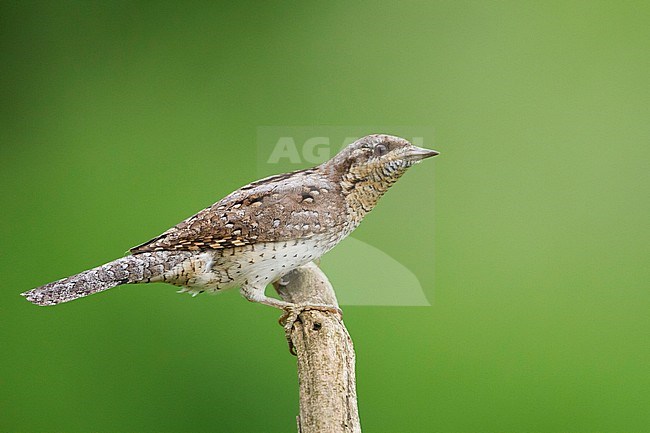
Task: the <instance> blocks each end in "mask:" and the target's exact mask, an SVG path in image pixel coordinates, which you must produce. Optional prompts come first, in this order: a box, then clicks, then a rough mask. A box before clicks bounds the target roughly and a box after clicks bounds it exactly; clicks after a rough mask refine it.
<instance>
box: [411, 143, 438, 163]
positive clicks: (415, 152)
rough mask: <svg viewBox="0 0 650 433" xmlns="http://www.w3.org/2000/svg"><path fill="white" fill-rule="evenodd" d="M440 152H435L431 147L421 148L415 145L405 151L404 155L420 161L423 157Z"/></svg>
mask: <svg viewBox="0 0 650 433" xmlns="http://www.w3.org/2000/svg"><path fill="white" fill-rule="evenodd" d="M439 153H440V152H437V151H435V150H432V149H423V148H421V147H417V146H411V147H410V148H409V149H408V150H407V151H406V157H407V158H408V159H411V160H413V161H420V160H422V159H424V158H430V157H432V156H436V155H438V154H439Z"/></svg>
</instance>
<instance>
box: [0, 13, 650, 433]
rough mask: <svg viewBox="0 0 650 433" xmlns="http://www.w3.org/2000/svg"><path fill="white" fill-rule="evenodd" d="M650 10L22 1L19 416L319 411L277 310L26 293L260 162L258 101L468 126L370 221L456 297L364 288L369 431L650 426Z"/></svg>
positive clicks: (15, 285) (14, 416) (11, 62)
mask: <svg viewBox="0 0 650 433" xmlns="http://www.w3.org/2000/svg"><path fill="white" fill-rule="evenodd" d="M649 21H650V5H649V4H648V3H647V2H632V1H629V2H617V1H611V2H595V1H577V2H576V1H570V2H566V1H562V2H559V1H558V2H551V1H538V2H523V1H516V2H461V1H448V2H399V3H389V2H386V3H374V2H354V3H348V2H332V3H328V4H321V3H314V4H311V5H310V4H307V3H304V2H282V3H278V4H271V3H270V2H245V1H243V2H236V3H235V2H233V3H228V4H218V3H213V2H205V3H204V2H192V3H188V2H168V3H166V2H134V1H130V2H127V1H123V2H66V1H59V2H45V1H44V2H8V1H2V3H0V44H1V58H0V69H1V73H2V75H1V76H2V79H1V82H0V92H1V97H2V105H1V111H0V116H1V118H0V119H1V120H0V121H1V124H0V143H1V144H0V145H1V147H0V157H1V161H2V170H1V172H0V173H1V177H0V181H1V185H2V213H1V218H2V221H1V222H2V223H1V224H0V234H1V239H2V253H1V254H2V260H1V261H0V275H2V283H0V350H1V352H0V431H2V432H215V431H224V432H231V431H236V432H287V431H294V429H295V421H294V416H295V415H296V413H297V380H296V377H295V360H294V359H293V358H292V357H291V356H289V354H288V352H287V348H286V345H285V343H284V340H283V335H282V330H281V328H280V327H279V326H277V324H276V323H275V322H276V320H277V318H278V312H277V311H273V310H272V309H270V308H268V307H264V306H259V305H252V304H249V303H248V302H246V301H245V300H243V298H241V297H240V296H239V295H238V294H237V293H236V292H235V291H233V292H229V293H226V294H224V295H221V296H216V297H212V296H200V297H197V298H195V299H193V298H191V297H189V296H187V295H185V296H181V295H176V294H175V293H174V291H175V289H174V288H172V287H170V286H164V285H151V286H140V287H121V288H116V289H114V290H112V291H110V292H106V293H103V294H99V295H95V296H91V297H89V298H86V299H83V300H79V301H76V302H72V303H69V304H65V305H61V306H58V307H56V308H38V307H36V306H33V305H31V304H29V303H27V302H26V301H24V300H23V299H22V298H20V297H19V296H18V293H20V292H22V291H24V290H26V289H29V288H31V287H34V286H37V285H40V284H43V283H46V282H48V281H51V280H54V279H57V278H60V277H63V276H66V275H69V274H73V273H76V272H79V271H81V270H83V269H86V268H89V267H92V266H95V265H98V264H100V263H103V262H106V261H109V260H112V259H114V258H116V257H119V256H121V255H122V254H123V252H124V251H126V249H127V248H129V247H131V246H133V245H135V244H138V243H140V242H142V241H144V240H146V239H148V238H150V237H152V236H154V235H157V234H158V233H160V232H161V231H163V230H165V229H166V228H167V227H169V226H171V225H173V224H175V223H176V222H178V221H180V220H181V219H183V218H185V217H187V216H189V215H190V214H192V213H193V212H194V211H196V210H199V209H201V208H203V207H204V206H207V205H209V204H211V203H212V202H214V201H216V200H217V199H219V198H221V197H223V196H224V195H226V194H227V193H229V192H230V191H232V190H234V189H236V188H237V187H239V186H241V185H243V184H245V183H247V182H249V181H251V180H254V179H255V178H258V177H259V175H260V173H258V170H257V169H256V152H257V148H256V146H257V144H256V128H257V127H258V126H260V125H274V126H283V125H291V126H294V125H306V126H309V125H369V124H370V125H430V126H431V127H434V128H435V131H436V137H435V143H432V146H431V147H434V148H436V149H437V150H439V151H441V152H442V153H441V155H440V156H439V157H438V158H436V159H435V160H434V161H427V162H426V164H421V165H419V166H417V167H415V168H413V169H412V170H411V172H409V173H408V174H407V175H406V176H405V177H404V178H403V179H402V180H401V181H400V182H399V183H398V184H397V185H396V186H395V187H394V188H393V190H392V191H390V192H389V193H388V194H387V196H386V197H385V198H384V199H382V202H381V203H380V205H379V206H378V208H377V209H376V210H375V212H373V214H372V215H370V216H369V217H368V219H367V220H366V221H365V222H364V223H363V224H362V226H361V227H360V228H359V229H358V231H357V232H356V234H355V236H356V238H357V239H360V240H362V241H364V242H366V243H369V244H371V245H373V246H374V247H377V248H379V249H381V250H382V251H385V252H387V253H389V254H390V255H391V256H392V257H393V258H395V259H396V260H399V262H400V263H402V264H404V265H405V266H408V268H409V269H410V270H412V272H413V273H414V274H415V275H417V277H418V278H419V280H420V282H421V284H422V286H423V288H424V290H425V291H426V293H427V296H428V297H429V299H431V300H432V301H433V302H432V303H433V305H432V306H431V307H410V308H407V307H347V308H345V320H346V324H347V325H348V328H349V330H350V332H351V334H352V336H353V338H354V341H355V344H356V349H357V357H358V362H357V370H358V391H359V406H360V411H361V419H362V424H363V427H364V431H365V432H430V431H436V432H558V433H559V432H642V431H650V410H649V407H650V368H649V365H650V315H649V313H650V308H649V307H650V292H649V289H650V283H649V281H650V266H649V260H648V259H649V256H650V254H649V252H650V251H649V245H650V224H649V217H650V200H649V199H650V188H649V185H650V179H649V177H650V175H649V172H650V164H649V162H648V161H649V160H650V147H649V145H650V103H649V102H650V86H649V83H650V78H649V77H650V49H649V48H648V47H649V46H650V26H648V22H649ZM368 132H375V131H368ZM385 132H391V131H385ZM434 167H435V170H434ZM434 185H435V192H434ZM434 204H435V208H434ZM325 260H327V259H325ZM353 260H355V261H353ZM350 266H353V267H356V268H364V269H370V270H372V266H373V263H372V262H371V261H366V260H364V258H363V257H356V258H351V259H350ZM394 283H395V281H391V280H390V279H389V280H387V281H385V284H386V285H391V284H394ZM434 292H435V296H434Z"/></svg>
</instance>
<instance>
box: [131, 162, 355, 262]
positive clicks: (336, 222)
mask: <svg viewBox="0 0 650 433" xmlns="http://www.w3.org/2000/svg"><path fill="white" fill-rule="evenodd" d="M342 209H345V203H344V202H343V198H342V197H341V194H340V192H339V191H338V190H337V185H336V184H335V183H333V182H331V181H329V180H327V179H326V178H324V177H323V176H320V175H318V173H315V172H314V170H302V171H299V172H294V173H288V174H284V175H279V176H272V177H269V178H266V179H262V180H261V181H258V182H254V183H252V184H249V185H246V186H244V187H242V188H240V189H238V190H237V191H235V192H233V193H232V194H230V195H228V196H227V197H225V198H223V199H222V200H220V201H218V202H217V203H215V204H213V205H212V206H210V207H208V208H206V209H203V210H202V211H200V212H199V213H197V214H196V215H194V216H192V217H190V218H188V219H186V220H185V221H183V222H181V223H179V224H178V225H176V226H175V227H172V228H171V229H169V230H167V231H166V232H164V233H163V234H161V235H160V236H157V237H155V238H153V239H151V240H150V241H148V242H145V243H143V244H141V245H138V246H136V247H133V248H131V250H130V252H131V254H138V253H142V252H147V251H161V250H191V251H199V250H203V249H225V248H233V247H240V246H244V245H250V244H255V243H258V242H280V241H287V240H293V239H299V238H300V239H301V238H309V237H311V236H314V235H316V234H319V233H325V232H327V231H329V230H335V229H336V228H337V227H338V226H341V225H344V224H345V221H346V219H345V215H344V212H342V211H341V210H342Z"/></svg>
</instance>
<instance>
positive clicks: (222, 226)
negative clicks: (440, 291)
mask: <svg viewBox="0 0 650 433" xmlns="http://www.w3.org/2000/svg"><path fill="white" fill-rule="evenodd" d="M435 155H438V152H437V151H435V150H431V149H424V148H420V147H417V146H414V145H413V144H411V143H410V142H409V141H407V140H405V139H403V138H400V137H396V136H392V135H387V134H372V135H368V136H365V137H363V138H360V139H358V140H356V141H354V142H353V143H351V144H349V145H347V146H346V147H344V148H343V149H342V150H341V151H340V152H339V153H337V154H336V155H335V156H334V157H332V158H331V159H330V160H328V161H326V162H324V163H322V164H320V165H318V166H316V167H313V168H308V169H303V170H298V171H294V172H290V173H285V174H279V175H275V176H270V177H267V178H264V179H261V180H258V181H255V182H253V183H250V184H248V185H245V186H243V187H241V188H239V189H238V190H236V191H234V192H232V193H231V194H229V195H228V196H226V197H224V198H223V199H221V200H219V201H218V202H216V203H214V204H213V205H212V206H210V207H207V208H205V209H203V210H201V211H200V212H198V213H197V214H195V215H193V216H191V217H189V218H187V219H185V220H184V221H182V222H180V223H179V224H177V225H176V226H174V227H172V228H170V229H169V230H167V231H165V232H164V233H162V234H161V235H159V236H157V237H155V238H153V239H151V240H149V241H147V242H145V243H143V244H140V245H138V246H135V247H133V248H131V249H130V250H129V253H128V254H127V255H126V256H124V257H121V258H118V259H116V260H113V261H111V262H109V263H106V264H104V265H101V266H98V267H95V268H93V269H89V270H86V271H84V272H81V273H79V274H76V275H72V276H69V277H67V278H63V279H60V280H58V281H54V282H51V283H49V284H45V285H43V286H40V287H37V288H34V289H31V290H29V291H26V292H24V293H22V295H23V296H24V297H25V298H27V300H28V301H30V302H32V303H34V304H37V305H41V306H50V305H57V304H61V303H64V302H68V301H72V300H74V299H78V298H82V297H85V296H88V295H91V294H93V293H97V292H101V291H104V290H107V289H110V288H112V287H116V286H119V285H124V284H140V283H158V282H163V283H169V284H172V285H174V286H178V287H180V290H179V291H180V292H189V293H191V294H193V295H196V294H198V293H202V292H209V293H218V292H222V291H224V290H227V289H233V288H239V289H240V292H241V294H242V295H243V296H244V298H246V299H247V300H249V301H251V302H258V303H261V304H264V305H268V306H271V307H275V308H279V309H281V310H284V311H285V314H292V315H293V316H296V314H297V312H298V311H302V310H304V309H309V308H312V309H325V310H331V309H332V308H333V307H332V306H327V305H295V304H292V303H290V302H286V301H284V300H281V299H277V298H274V297H270V296H267V295H266V293H265V289H266V287H267V285H269V284H270V283H273V282H277V281H281V279H282V276H283V275H286V274H288V273H289V272H290V271H292V270H294V269H296V268H298V267H300V266H302V265H305V264H306V263H308V262H310V261H314V260H317V259H319V258H320V257H321V256H322V255H323V254H325V253H326V252H328V251H329V250H331V249H332V248H334V247H335V246H336V245H337V244H338V243H339V242H340V241H341V240H343V239H344V238H345V237H346V236H348V235H349V234H350V233H351V232H352V231H353V230H354V229H356V228H357V227H358V226H359V224H360V223H361V221H362V220H363V219H364V217H365V216H366V215H367V214H368V213H369V212H370V211H371V210H372V209H373V208H374V207H375V205H376V204H377V201H378V200H379V199H380V198H381V197H382V196H383V195H384V193H385V192H386V191H387V190H388V189H389V188H390V187H391V186H392V185H393V184H394V183H395V182H396V181H397V180H398V179H399V178H400V177H401V176H402V175H403V174H404V173H405V172H406V171H407V170H408V169H409V168H410V167H411V166H413V165H415V164H417V163H419V162H420V161H422V160H423V159H425V158H429V157H432V156H435ZM336 310H338V308H336ZM338 311H339V312H340V310H338Z"/></svg>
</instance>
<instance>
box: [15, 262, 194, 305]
mask: <svg viewBox="0 0 650 433" xmlns="http://www.w3.org/2000/svg"><path fill="white" fill-rule="evenodd" d="M186 258H187V253H185V252H170V251H156V252H151V253H142V254H136V255H133V256H126V257H122V258H120V259H117V260H113V261H112V262H109V263H106V264H105V265H102V266H98V267H96V268H93V269H89V270H87V271H84V272H82V273H80V274H77V275H73V276H71V277H67V278H63V279H61V280H59V281H54V282H53V283H49V284H46V285H44V286H41V287H37V288H35V289H32V290H29V291H27V292H25V293H21V294H22V295H23V296H24V297H25V298H27V300H28V301H30V302H33V303H34V304H37V305H56V304H60V303H62V302H68V301H72V300H73V299H77V298H81V297H84V296H88V295H92V294H93V293H97V292H101V291H103V290H106V289H110V288H112V287H115V286H119V285H121V284H130V283H144V282H154V281H160V280H161V279H162V276H163V275H164V274H165V272H167V271H169V270H170V269H171V268H173V267H174V266H176V265H178V264H179V263H181V262H182V261H183V260H185V259H186Z"/></svg>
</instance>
